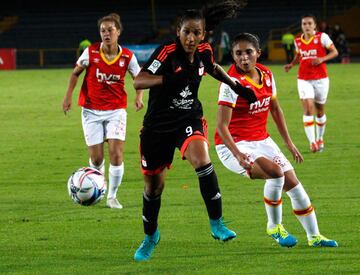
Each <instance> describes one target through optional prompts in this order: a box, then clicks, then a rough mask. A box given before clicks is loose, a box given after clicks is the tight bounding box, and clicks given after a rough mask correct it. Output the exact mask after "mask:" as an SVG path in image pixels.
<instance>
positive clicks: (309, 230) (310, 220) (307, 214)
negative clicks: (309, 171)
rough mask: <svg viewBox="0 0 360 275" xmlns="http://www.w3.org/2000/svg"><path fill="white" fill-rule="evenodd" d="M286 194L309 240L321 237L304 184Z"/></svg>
mask: <svg viewBox="0 0 360 275" xmlns="http://www.w3.org/2000/svg"><path fill="white" fill-rule="evenodd" d="M286 194H287V195H288V196H289V198H290V200H291V205H292V207H293V210H294V214H295V215H296V217H297V219H298V220H299V222H300V223H301V225H302V227H303V228H304V230H305V232H306V235H307V238H308V239H311V237H312V236H316V235H319V234H320V233H319V227H318V223H317V220H316V214H315V211H314V208H313V206H312V205H311V202H310V198H309V196H308V194H307V193H306V191H305V189H304V187H303V186H302V184H301V183H300V182H299V184H298V185H296V186H295V187H294V188H292V189H291V190H289V191H287V192H286Z"/></svg>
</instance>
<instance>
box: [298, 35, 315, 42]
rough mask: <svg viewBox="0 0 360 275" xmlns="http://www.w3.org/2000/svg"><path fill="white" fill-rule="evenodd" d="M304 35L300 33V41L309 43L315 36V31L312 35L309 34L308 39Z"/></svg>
mask: <svg viewBox="0 0 360 275" xmlns="http://www.w3.org/2000/svg"><path fill="white" fill-rule="evenodd" d="M304 37H305V35H304V34H302V35H301V36H300V39H301V42H303V43H304V44H305V45H308V44H310V43H311V41H313V40H314V37H315V32H314V35H313V36H311V38H310V39H309V40H308V41H306V40H305V38H304Z"/></svg>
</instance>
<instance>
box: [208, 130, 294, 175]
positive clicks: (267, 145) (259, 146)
mask: <svg viewBox="0 0 360 275" xmlns="http://www.w3.org/2000/svg"><path fill="white" fill-rule="evenodd" d="M236 146H237V148H238V149H239V150H240V152H242V153H244V154H246V155H247V156H248V157H249V159H250V161H251V162H254V161H255V160H256V159H257V158H259V157H265V158H267V159H269V160H272V161H273V162H274V163H276V164H277V165H279V166H280V168H281V170H282V171H283V172H286V171H289V170H292V169H294V168H293V166H292V165H291V163H290V162H289V161H288V159H287V158H286V157H285V156H284V154H283V153H282V152H281V151H280V149H279V147H278V146H277V145H276V143H275V142H274V141H273V140H272V139H271V138H270V137H268V138H266V139H264V140H259V141H239V142H237V143H236ZM215 148H216V152H217V154H218V156H219V159H220V161H221V162H222V164H223V165H224V166H225V167H226V168H227V169H229V170H230V171H232V172H234V173H236V174H240V175H242V176H245V177H249V175H248V173H247V171H246V170H245V169H244V168H243V167H242V166H241V165H240V164H239V162H238V160H237V159H236V158H235V157H234V155H233V154H232V153H231V152H230V150H229V149H228V148H227V147H226V146H225V145H224V144H221V145H216V147H215Z"/></svg>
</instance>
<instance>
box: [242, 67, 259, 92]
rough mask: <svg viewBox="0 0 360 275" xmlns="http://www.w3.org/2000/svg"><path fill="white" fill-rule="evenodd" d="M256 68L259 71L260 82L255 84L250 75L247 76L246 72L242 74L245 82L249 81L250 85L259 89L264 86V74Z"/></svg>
mask: <svg viewBox="0 0 360 275" xmlns="http://www.w3.org/2000/svg"><path fill="white" fill-rule="evenodd" d="M255 69H256V70H258V72H260V80H261V84H257V83H255V82H254V81H253V80H252V79H251V78H250V77H248V76H247V75H246V74H244V77H245V79H246V81H247V82H250V84H251V85H253V86H255V87H256V88H257V89H261V88H262V87H263V86H264V81H263V78H264V74H263V73H262V71H261V70H260V69H259V68H258V67H255Z"/></svg>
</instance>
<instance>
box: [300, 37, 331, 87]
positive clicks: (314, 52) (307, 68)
mask: <svg viewBox="0 0 360 275" xmlns="http://www.w3.org/2000/svg"><path fill="white" fill-rule="evenodd" d="M294 43H295V48H296V52H297V53H298V54H299V56H300V64H299V71H298V79H303V80H315V79H321V78H325V77H327V76H328V75H327V71H326V64H325V63H321V64H320V65H317V66H315V65H313V64H312V62H313V60H314V59H315V58H318V57H323V56H325V55H326V49H329V48H330V47H331V45H333V42H332V40H331V39H330V37H329V36H328V35H327V34H326V33H324V32H315V33H314V35H313V36H312V37H311V38H310V39H309V40H308V41H306V40H305V39H304V34H302V35H299V36H297V37H296V38H295V41H294Z"/></svg>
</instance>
